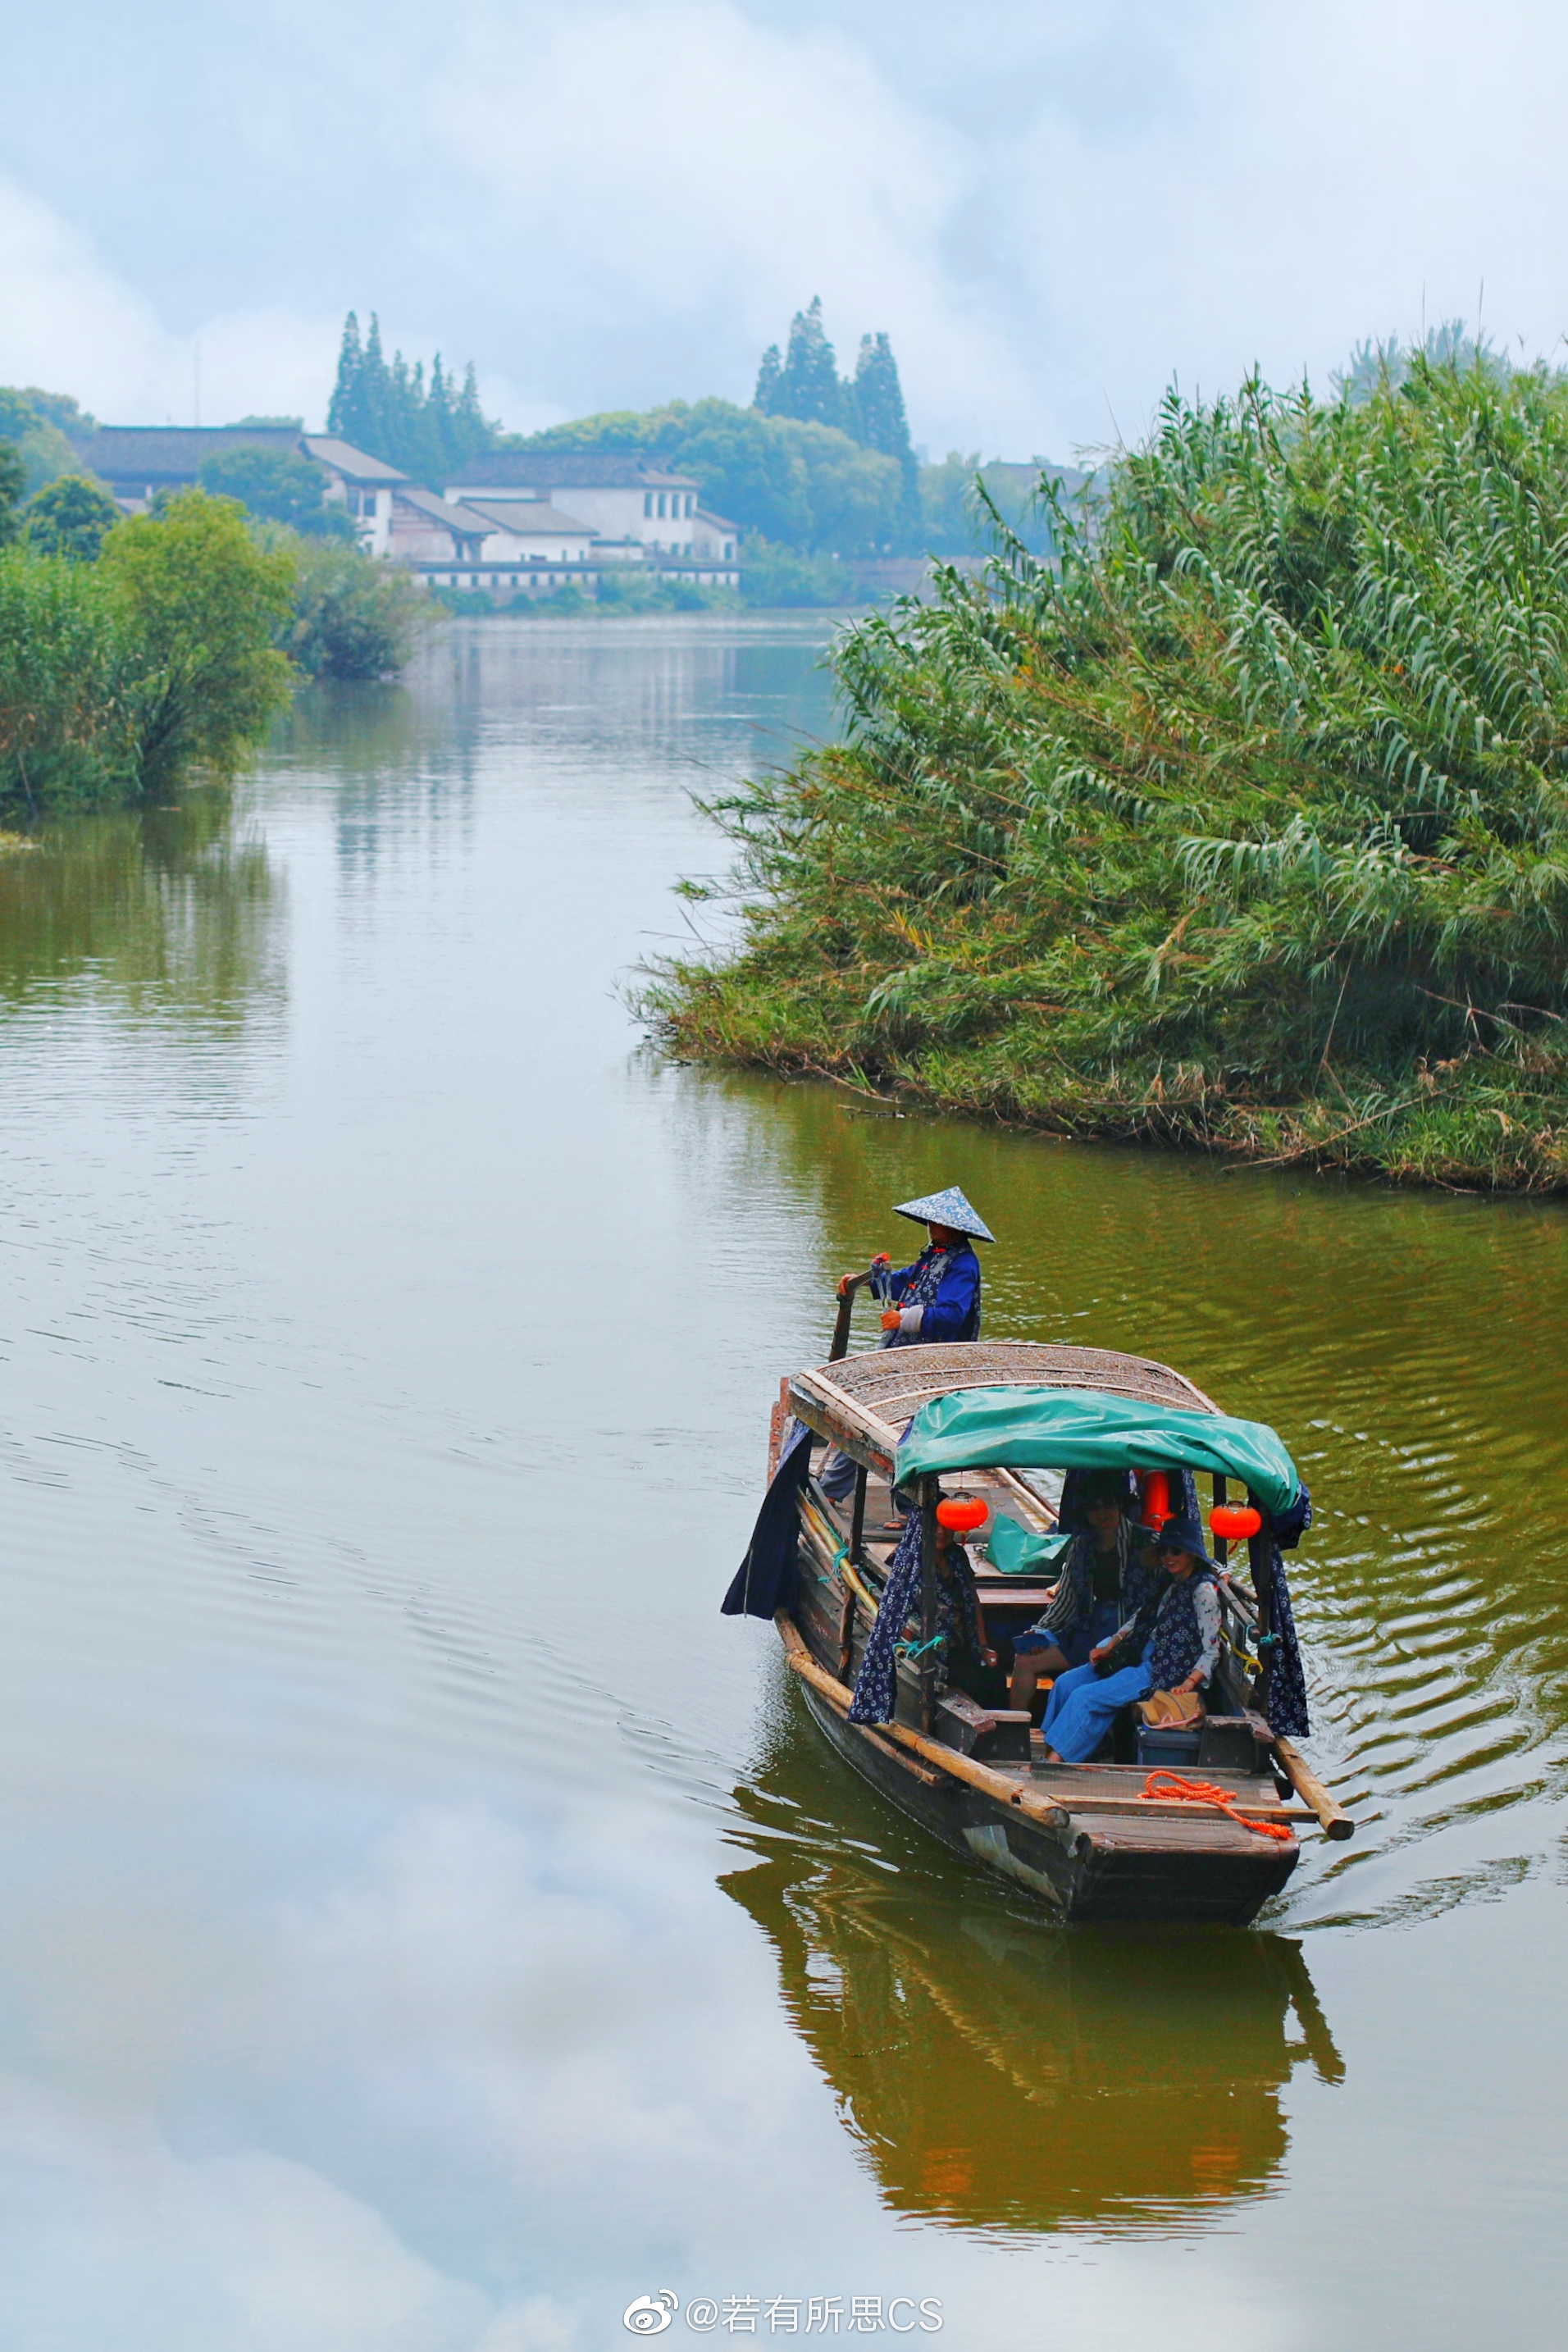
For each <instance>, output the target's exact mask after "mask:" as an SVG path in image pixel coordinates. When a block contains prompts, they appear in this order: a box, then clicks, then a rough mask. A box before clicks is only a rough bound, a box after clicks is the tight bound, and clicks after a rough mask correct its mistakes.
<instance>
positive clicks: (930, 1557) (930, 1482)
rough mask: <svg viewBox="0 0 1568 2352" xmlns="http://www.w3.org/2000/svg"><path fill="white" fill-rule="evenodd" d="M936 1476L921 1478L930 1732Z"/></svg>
mask: <svg viewBox="0 0 1568 2352" xmlns="http://www.w3.org/2000/svg"><path fill="white" fill-rule="evenodd" d="M940 1492H941V1489H940V1487H939V1486H938V1484H937V1481H936V1480H935V1479H934V1478H922V1479H921V1493H920V1502H921V1730H922V1731H923V1732H925V1733H927V1734H928V1735H929V1733H930V1731H931V1722H932V1719H933V1717H935V1714H936V1652H935V1651H934V1649H933V1648H932V1647H931V1644H932V1643H933V1642H934V1641H935V1639H936V1501H937V1496H938V1494H939V1493H940Z"/></svg>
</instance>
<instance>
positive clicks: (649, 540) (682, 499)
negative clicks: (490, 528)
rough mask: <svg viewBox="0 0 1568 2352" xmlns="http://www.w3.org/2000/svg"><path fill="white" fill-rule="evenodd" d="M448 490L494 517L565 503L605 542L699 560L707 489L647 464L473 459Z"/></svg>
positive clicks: (504, 453) (509, 452) (499, 453)
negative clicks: (526, 506)
mask: <svg viewBox="0 0 1568 2352" xmlns="http://www.w3.org/2000/svg"><path fill="white" fill-rule="evenodd" d="M446 490H447V498H448V499H455V500H458V501H459V502H460V503H462V504H464V505H475V506H482V507H484V508H485V509H487V510H489V511H490V512H494V510H495V509H497V508H499V507H501V506H510V505H513V504H514V503H526V502H527V501H529V500H531V499H542V500H545V501H547V502H550V503H552V504H553V503H554V502H555V501H556V500H557V499H559V502H560V504H561V506H562V507H563V509H565V510H566V511H567V512H568V513H570V514H572V515H574V516H575V517H576V518H577V520H579V521H581V522H585V523H588V524H591V525H592V527H593V530H594V533H595V538H596V539H598V540H600V541H613V540H619V541H637V543H639V544H640V545H641V546H642V547H643V548H644V549H645V550H646V551H647V552H648V553H649V554H653V555H672V556H676V557H681V558H686V559H689V558H690V557H691V556H692V555H693V554H694V553H695V552H696V550H695V547H694V541H695V540H696V538H697V536H698V532H697V507H698V500H699V499H700V495H701V489H700V484H699V483H697V482H695V481H693V480H692V478H691V477H690V475H689V474H670V473H665V472H663V471H662V470H661V469H660V468H658V467H654V466H649V465H647V463H646V462H645V461H644V460H643V459H642V458H640V457H584V456H581V455H579V454H578V453H577V452H576V451H574V450H573V451H568V450H562V451H555V450H546V451H542V452H539V453H537V454H535V453H533V452H531V451H528V450H523V449H496V450H491V451H489V452H488V453H483V454H481V455H480V456H479V457H470V458H469V460H468V464H467V466H466V467H464V469H463V472H462V474H461V476H460V477H459V478H458V479H457V480H455V481H451V482H448V483H447V485H446ZM731 536H733V534H731ZM732 554H733V549H732V548H731V555H732Z"/></svg>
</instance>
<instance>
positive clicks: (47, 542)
mask: <svg viewBox="0 0 1568 2352" xmlns="http://www.w3.org/2000/svg"><path fill="white" fill-rule="evenodd" d="M120 520H121V513H120V509H119V508H118V507H117V506H116V505H115V503H114V500H113V499H111V498H110V495H109V492H108V491H107V490H104V489H100V488H99V486H98V484H97V483H96V482H93V481H89V479H88V478H87V477H86V475H85V474H58V475H57V476H56V478H55V479H54V480H53V481H52V482H46V483H45V485H44V487H43V488H42V489H41V490H38V491H36V492H35V494H34V495H33V497H32V498H30V499H28V501H27V505H26V514H25V517H24V521H25V525H26V535H27V544H28V546H29V547H31V548H34V549H36V550H37V553H38V554H40V555H63V556H65V557H66V558H67V559H68V561H69V562H72V563H96V562H97V561H98V559H99V557H100V554H101V553H102V551H103V542H104V541H105V539H106V538H107V537H108V535H109V533H110V531H111V530H113V528H114V526H115V524H116V523H117V522H119V521H120Z"/></svg>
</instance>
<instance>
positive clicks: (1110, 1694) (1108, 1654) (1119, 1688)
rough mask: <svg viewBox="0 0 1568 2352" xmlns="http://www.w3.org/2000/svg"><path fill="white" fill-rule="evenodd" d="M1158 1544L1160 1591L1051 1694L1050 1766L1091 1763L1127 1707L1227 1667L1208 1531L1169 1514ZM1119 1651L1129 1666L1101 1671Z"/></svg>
mask: <svg viewBox="0 0 1568 2352" xmlns="http://www.w3.org/2000/svg"><path fill="white" fill-rule="evenodd" d="M1154 1549H1155V1551H1156V1553H1157V1554H1158V1557H1159V1561H1160V1566H1161V1567H1162V1569H1163V1570H1164V1571H1165V1580H1163V1582H1162V1584H1161V1586H1160V1588H1159V1590H1158V1591H1155V1592H1154V1593H1153V1594H1152V1595H1151V1597H1150V1598H1149V1600H1148V1601H1145V1602H1144V1604H1143V1606H1142V1609H1141V1610H1140V1611H1139V1612H1138V1614H1137V1616H1136V1617H1135V1618H1133V1619H1132V1620H1131V1622H1130V1623H1129V1624H1126V1625H1123V1626H1122V1628H1121V1632H1120V1633H1114V1634H1112V1636H1111V1638H1110V1641H1109V1642H1102V1643H1100V1644H1099V1645H1098V1646H1097V1647H1096V1648H1094V1649H1092V1650H1091V1651H1090V1652H1089V1664H1087V1665H1084V1666H1074V1667H1073V1668H1072V1670H1071V1672H1070V1673H1068V1674H1065V1675H1063V1676H1062V1677H1061V1680H1060V1681H1059V1682H1058V1684H1057V1685H1056V1686H1055V1688H1054V1689H1053V1690H1052V1692H1051V1696H1050V1704H1049V1705H1048V1706H1047V1709H1046V1719H1045V1722H1044V1724H1043V1725H1042V1726H1041V1729H1042V1730H1043V1732H1044V1734H1045V1741H1046V1761H1047V1764H1087V1763H1088V1761H1089V1758H1090V1757H1091V1756H1092V1755H1093V1754H1094V1752H1095V1750H1096V1748H1098V1747H1099V1746H1100V1741H1101V1740H1102V1739H1103V1738H1105V1735H1106V1733H1107V1732H1108V1731H1109V1730H1110V1726H1111V1722H1112V1720H1113V1719H1114V1717H1115V1716H1116V1715H1117V1713H1118V1711H1119V1710H1120V1709H1121V1707H1124V1706H1131V1703H1132V1701H1133V1700H1134V1699H1140V1698H1147V1697H1148V1696H1149V1694H1150V1692H1151V1691H1156V1690H1163V1691H1169V1692H1171V1693H1172V1695H1173V1696H1178V1697H1179V1696H1181V1695H1182V1694H1183V1693H1184V1692H1187V1691H1195V1690H1201V1689H1202V1687H1203V1685H1205V1683H1206V1682H1207V1681H1208V1679H1209V1677H1210V1675H1212V1674H1213V1673H1214V1670H1215V1666H1216V1665H1217V1664H1219V1639H1220V1625H1219V1588H1218V1586H1217V1585H1216V1584H1215V1564H1214V1562H1213V1560H1212V1559H1210V1558H1209V1556H1208V1554H1207V1552H1206V1551H1205V1549H1204V1534H1203V1529H1202V1528H1201V1527H1200V1526H1199V1525H1198V1523H1197V1521H1196V1519H1188V1518H1178V1519H1167V1520H1166V1522H1165V1524H1164V1527H1163V1528H1162V1529H1161V1531H1160V1534H1159V1536H1158V1538H1156V1541H1155V1547H1154ZM1118 1651H1121V1654H1123V1656H1124V1657H1125V1658H1126V1659H1127V1661H1128V1663H1127V1664H1125V1665H1122V1666H1116V1665H1113V1666H1112V1667H1111V1670H1110V1673H1109V1674H1104V1675H1102V1674H1100V1672H1099V1671H1098V1669H1099V1667H1100V1665H1102V1664H1104V1663H1105V1662H1106V1661H1107V1660H1110V1659H1114V1657H1115V1656H1116V1654H1117V1652H1118Z"/></svg>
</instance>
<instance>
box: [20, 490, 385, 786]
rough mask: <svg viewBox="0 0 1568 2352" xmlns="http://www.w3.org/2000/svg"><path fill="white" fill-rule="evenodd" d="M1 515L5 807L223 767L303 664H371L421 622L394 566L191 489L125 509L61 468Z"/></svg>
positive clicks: (340, 673) (279, 703)
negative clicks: (133, 511)
mask: <svg viewBox="0 0 1568 2352" xmlns="http://www.w3.org/2000/svg"><path fill="white" fill-rule="evenodd" d="M13 511H14V524H13V530H12V531H11V532H10V534H9V535H8V536H7V539H6V543H5V545H3V546H0V807H3V808H4V809H5V811H6V812H7V813H8V814H12V815H16V814H27V815H34V816H36V815H37V814H40V813H41V812H44V811H47V810H55V809H65V808H73V807H74V808H85V807H100V808H101V807H112V806H119V805H124V804H127V803H132V802H135V801H139V800H145V799H148V798H158V797H161V796H163V794H164V793H166V792H167V791H168V790H169V788H170V787H171V785H172V784H173V783H174V782H175V781H176V780H178V779H180V778H182V777H184V776H185V775H187V774H188V773H191V772H200V773H202V774H204V775H206V776H211V777H215V778H221V777H225V776H227V775H230V774H232V773H233V772H234V771H235V770H236V769H237V767H238V766H239V765H240V763H241V762H242V761H244V760H245V759H246V758H247V756H248V754H249V753H250V752H251V751H253V750H254V749H255V747H256V745H257V744H258V742H259V741H260V740H261V738H262V737H263V736H264V735H265V733H266V731H267V730H268V726H269V725H270V724H271V721H272V719H273V718H274V717H275V715H276V714H277V712H278V711H279V709H281V708H282V707H283V706H284V705H285V704H287V702H288V700H289V696H290V694H291V692H292V690H293V687H294V684H295V682H296V680H297V679H298V678H299V677H300V674H301V673H303V674H304V675H306V676H307V677H383V676H384V675H385V674H386V673H387V672H388V671H391V670H395V669H396V668H398V667H401V666H402V664H403V662H404V661H405V660H406V659H407V656H408V654H409V651H410V650H411V647H412V645H413V643H414V639H415V637H416V633H417V631H418V630H419V628H420V627H421V626H422V625H423V624H424V622H425V620H426V614H427V607H426V600H425V598H424V597H423V596H422V595H421V593H420V592H419V590H418V589H417V588H416V587H415V586H414V585H413V584H412V583H411V582H410V581H408V580H407V578H406V577H405V575H404V574H402V573H401V572H395V571H394V570H393V569H392V568H391V567H390V566H387V565H384V564H377V563H374V562H371V561H370V560H369V559H368V558H367V557H365V556H363V555H362V554H360V552H359V551H358V550H357V549H355V548H353V547H348V546H344V545H343V544H342V542H341V541H335V540H332V539H330V538H325V539H324V538H320V537H301V536H300V534H299V533H297V532H295V531H293V530H287V529H284V528H282V527H281V526H279V525H278V524H276V523H265V522H263V523H257V522H255V521H253V520H251V519H250V518H248V517H247V513H246V510H245V509H244V508H243V507H242V506H241V505H240V504H239V503H238V502H237V500H235V499H228V498H213V497H209V496H208V495H207V494H206V493H205V491H203V490H200V489H191V490H184V491H181V492H179V493H178V494H177V495H175V496H174V497H173V498H170V499H167V500H165V501H163V502H162V503H161V504H160V507H159V509H158V511H157V512H155V513H153V514H148V515H138V516H135V517H133V518H131V519H126V518H124V517H122V516H121V515H120V513H119V510H118V509H116V508H115V507H114V506H113V502H112V500H109V499H105V498H104V497H103V495H102V493H101V492H100V491H99V490H98V489H97V488H95V487H94V486H93V485H91V484H90V483H88V482H85V481H81V480H79V479H76V478H71V477H61V478H58V479H57V480H56V481H54V482H53V483H51V484H49V485H47V487H46V488H44V489H43V490H41V491H39V492H38V493H37V496H36V497H35V498H34V499H32V500H31V501H30V502H29V504H28V505H27V506H26V507H24V508H22V509H20V510H19V514H16V512H15V510H13ZM0 520H4V516H3V514H0Z"/></svg>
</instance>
